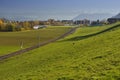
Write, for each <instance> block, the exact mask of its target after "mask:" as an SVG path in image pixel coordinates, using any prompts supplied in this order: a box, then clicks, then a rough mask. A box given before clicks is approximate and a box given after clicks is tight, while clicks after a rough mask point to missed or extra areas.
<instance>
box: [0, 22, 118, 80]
mask: <svg viewBox="0 0 120 80" xmlns="http://www.w3.org/2000/svg"><path fill="white" fill-rule="evenodd" d="M115 25H116V24H114V25H110V26H103V27H83V28H78V30H77V31H76V32H75V33H74V34H72V35H70V36H68V37H66V38H64V39H61V40H59V41H57V42H55V43H51V44H49V45H46V46H43V47H40V48H38V49H36V50H32V51H30V52H27V53H25V54H22V55H18V56H15V57H12V58H9V59H6V60H4V61H1V62H0V80H120V44H119V43H120V28H119V27H118V28H116V29H112V30H109V31H107V32H104V33H100V34H97V35H93V36H89V35H91V34H96V33H98V32H100V31H102V30H104V29H107V28H110V27H112V26H115ZM83 36H85V37H83Z"/></svg>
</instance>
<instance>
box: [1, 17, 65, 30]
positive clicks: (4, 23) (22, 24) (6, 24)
mask: <svg viewBox="0 0 120 80" xmlns="http://www.w3.org/2000/svg"><path fill="white" fill-rule="evenodd" d="M35 25H53V26H58V25H64V24H63V23H62V22H60V21H55V20H53V19H49V20H48V21H38V20H35V21H10V20H7V19H0V31H2V32H8V31H9V32H12V31H23V30H32V29H33V27H34V26H35Z"/></svg>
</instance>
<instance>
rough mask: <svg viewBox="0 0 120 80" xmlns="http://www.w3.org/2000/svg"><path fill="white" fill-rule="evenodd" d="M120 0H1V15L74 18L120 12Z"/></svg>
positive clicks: (41, 18)
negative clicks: (80, 15)
mask: <svg viewBox="0 0 120 80" xmlns="http://www.w3.org/2000/svg"><path fill="white" fill-rule="evenodd" d="M119 3H120V0H1V1H0V17H17V18H20V17H26V18H29V19H30V18H34V19H40V20H46V19H48V18H55V19H72V18H74V17H76V16H77V15H79V14H83V13H109V14H117V13H119V12H120V10H119V9H120V5H119Z"/></svg>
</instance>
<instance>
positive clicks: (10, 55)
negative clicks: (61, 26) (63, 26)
mask: <svg viewBox="0 0 120 80" xmlns="http://www.w3.org/2000/svg"><path fill="white" fill-rule="evenodd" d="M76 29H77V27H75V28H72V29H71V30H70V31H68V32H66V33H65V34H63V35H61V36H59V37H57V38H55V39H52V40H49V41H47V42H44V43H41V44H37V45H35V46H32V47H29V48H25V49H22V50H18V51H16V52H12V53H9V54H6V55H3V56H0V61H2V60H4V59H7V58H10V57H13V56H16V55H19V54H23V53H25V52H28V51H30V50H33V49H36V48H39V47H41V46H44V45H47V44H49V43H52V42H55V41H57V40H59V39H62V38H64V37H66V36H68V35H70V34H72V33H74V32H75V30H76Z"/></svg>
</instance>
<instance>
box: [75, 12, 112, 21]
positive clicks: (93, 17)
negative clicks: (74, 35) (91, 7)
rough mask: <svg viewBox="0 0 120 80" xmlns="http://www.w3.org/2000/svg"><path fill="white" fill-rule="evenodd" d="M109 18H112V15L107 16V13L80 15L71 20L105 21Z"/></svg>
mask: <svg viewBox="0 0 120 80" xmlns="http://www.w3.org/2000/svg"><path fill="white" fill-rule="evenodd" d="M111 16H112V14H109V13H93V14H89V13H83V14H80V15H78V16H77V17H75V18H73V20H84V19H88V20H98V19H99V20H103V19H107V18H109V17H111Z"/></svg>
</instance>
